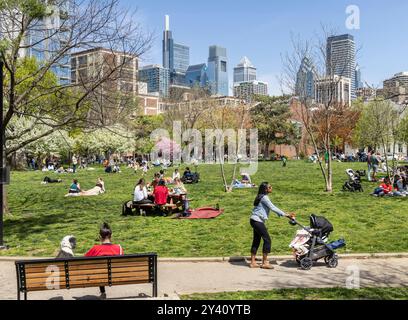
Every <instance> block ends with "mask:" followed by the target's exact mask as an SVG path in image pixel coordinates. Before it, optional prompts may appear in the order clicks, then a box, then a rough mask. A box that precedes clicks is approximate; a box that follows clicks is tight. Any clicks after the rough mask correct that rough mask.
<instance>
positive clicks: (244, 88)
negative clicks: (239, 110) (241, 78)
mask: <svg viewBox="0 0 408 320" xmlns="http://www.w3.org/2000/svg"><path fill="white" fill-rule="evenodd" d="M256 95H259V96H267V95H268V84H267V83H266V82H262V81H257V80H252V81H246V82H239V83H235V84H234V97H236V98H239V99H242V100H244V101H245V102H247V103H251V102H253V101H254V96H256Z"/></svg>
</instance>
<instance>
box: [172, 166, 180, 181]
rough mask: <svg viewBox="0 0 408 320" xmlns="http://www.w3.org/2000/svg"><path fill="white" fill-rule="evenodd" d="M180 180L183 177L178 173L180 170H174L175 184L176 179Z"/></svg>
mask: <svg viewBox="0 0 408 320" xmlns="http://www.w3.org/2000/svg"><path fill="white" fill-rule="evenodd" d="M180 178H181V176H180V172H179V171H178V169H176V170H174V173H173V182H174V181H176V179H180Z"/></svg>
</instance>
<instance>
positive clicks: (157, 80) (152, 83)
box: [139, 65, 170, 98]
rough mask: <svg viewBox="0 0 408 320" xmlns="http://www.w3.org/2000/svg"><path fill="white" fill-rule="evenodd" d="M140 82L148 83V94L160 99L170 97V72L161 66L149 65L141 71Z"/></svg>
mask: <svg viewBox="0 0 408 320" xmlns="http://www.w3.org/2000/svg"><path fill="white" fill-rule="evenodd" d="M139 81H142V82H146V83H147V92H149V93H157V94H158V95H159V96H160V97H163V98H166V97H168V96H169V86H170V72H169V69H166V68H163V67H162V66H160V65H149V66H145V67H143V68H141V69H140V70H139Z"/></svg>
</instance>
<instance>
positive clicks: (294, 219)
mask: <svg viewBox="0 0 408 320" xmlns="http://www.w3.org/2000/svg"><path fill="white" fill-rule="evenodd" d="M287 218H288V219H289V221H290V222H292V223H293V224H294V225H297V226H299V227H301V228H302V229H303V230H305V231H307V232H309V234H310V235H312V233H311V232H310V229H309V228H307V227H305V226H304V225H302V224H300V223H299V222H298V221H297V220H296V218H293V217H287Z"/></svg>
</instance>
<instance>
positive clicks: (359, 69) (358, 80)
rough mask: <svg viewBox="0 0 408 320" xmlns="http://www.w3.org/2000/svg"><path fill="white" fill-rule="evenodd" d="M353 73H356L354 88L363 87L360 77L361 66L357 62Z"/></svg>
mask: <svg viewBox="0 0 408 320" xmlns="http://www.w3.org/2000/svg"><path fill="white" fill-rule="evenodd" d="M355 73H356V89H357V90H358V89H362V88H364V82H363V80H362V78H361V68H360V66H359V65H358V64H357V66H356V71H355Z"/></svg>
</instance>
